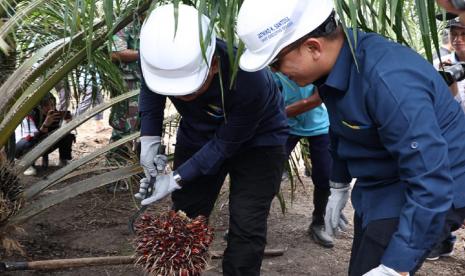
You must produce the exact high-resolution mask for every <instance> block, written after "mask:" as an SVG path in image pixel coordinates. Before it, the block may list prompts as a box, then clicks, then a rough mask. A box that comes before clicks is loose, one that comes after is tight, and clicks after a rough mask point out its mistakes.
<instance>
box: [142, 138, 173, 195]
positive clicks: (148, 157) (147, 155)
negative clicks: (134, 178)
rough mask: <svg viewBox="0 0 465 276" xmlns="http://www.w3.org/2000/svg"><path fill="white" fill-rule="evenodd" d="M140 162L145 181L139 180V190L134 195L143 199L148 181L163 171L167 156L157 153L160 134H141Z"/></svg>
mask: <svg viewBox="0 0 465 276" xmlns="http://www.w3.org/2000/svg"><path fill="white" fill-rule="evenodd" d="M140 141H141V152H140V164H141V165H142V167H143V169H144V173H145V178H146V180H147V181H142V180H141V181H140V186H139V192H138V193H136V194H135V195H134V197H135V198H137V199H140V200H142V199H144V198H145V197H146V194H147V188H148V185H149V184H148V183H149V181H150V179H151V177H156V176H157V175H158V174H160V173H163V172H164V171H165V167H166V163H167V161H168V157H167V156H166V155H164V154H158V151H159V148H160V141H161V138H160V136H142V137H140Z"/></svg>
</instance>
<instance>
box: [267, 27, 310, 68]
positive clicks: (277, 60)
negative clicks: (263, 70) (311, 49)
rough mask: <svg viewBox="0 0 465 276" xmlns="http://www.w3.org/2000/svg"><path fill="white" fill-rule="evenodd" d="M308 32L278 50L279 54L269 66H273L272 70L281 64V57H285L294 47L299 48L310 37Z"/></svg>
mask: <svg viewBox="0 0 465 276" xmlns="http://www.w3.org/2000/svg"><path fill="white" fill-rule="evenodd" d="M310 34H311V33H309V34H306V35H304V36H303V37H301V38H299V39H297V40H296V41H294V42H292V43H291V44H289V45H287V46H286V47H284V48H283V49H282V50H281V52H279V54H278V55H277V56H276V57H275V58H274V59H273V60H272V61H271V63H270V67H271V68H273V69H274V70H278V69H279V67H280V66H281V61H282V58H283V57H285V56H286V55H287V54H289V53H290V52H292V51H294V50H295V49H297V48H299V47H300V45H302V43H304V41H305V40H307V39H308V38H310Z"/></svg>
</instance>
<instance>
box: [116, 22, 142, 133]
mask: <svg viewBox="0 0 465 276" xmlns="http://www.w3.org/2000/svg"><path fill="white" fill-rule="evenodd" d="M139 31H140V22H139V20H135V21H134V23H131V24H130V25H128V26H127V27H126V28H124V29H122V30H120V31H119V32H118V33H116V34H115V35H113V45H112V54H111V58H112V61H113V62H115V63H117V64H118V66H119V67H120V69H121V72H122V75H123V76H122V77H123V80H124V83H125V86H126V88H127V91H131V90H134V89H139V87H140V69H139V65H138V59H139ZM112 92H113V93H112V94H113V95H112V96H116V95H118V94H122V93H121V92H120V93H118V92H117V91H112ZM124 92H126V91H124ZM137 106H138V97H137V96H134V97H132V98H130V99H128V100H126V101H123V102H121V103H119V104H117V105H115V106H114V107H112V109H111V113H110V126H111V127H112V128H113V132H112V135H111V139H110V141H116V140H118V139H121V137H123V136H125V135H128V134H130V133H132V132H134V131H136V130H137V129H138V126H139V111H138V107H137Z"/></svg>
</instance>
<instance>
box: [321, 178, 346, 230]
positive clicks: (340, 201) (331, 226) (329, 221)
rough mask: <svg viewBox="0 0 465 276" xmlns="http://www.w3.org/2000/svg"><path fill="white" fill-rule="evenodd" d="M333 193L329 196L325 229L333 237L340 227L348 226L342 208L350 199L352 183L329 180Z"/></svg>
mask: <svg viewBox="0 0 465 276" xmlns="http://www.w3.org/2000/svg"><path fill="white" fill-rule="evenodd" d="M329 186H330V187H331V195H330V196H329V198H328V203H327V205H326V214H325V230H326V233H328V235H330V236H331V237H333V236H334V234H335V233H336V232H337V229H338V227H341V228H347V225H346V224H344V223H341V222H344V221H343V219H342V217H341V216H342V210H343V209H344V207H345V206H346V203H347V201H348V200H349V193H350V183H336V182H332V181H330V182H329Z"/></svg>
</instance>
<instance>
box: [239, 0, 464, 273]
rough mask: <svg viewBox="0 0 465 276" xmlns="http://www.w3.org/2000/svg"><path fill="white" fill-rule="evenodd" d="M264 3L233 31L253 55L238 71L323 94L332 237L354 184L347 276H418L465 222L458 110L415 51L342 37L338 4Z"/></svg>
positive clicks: (371, 38) (368, 38)
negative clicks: (275, 76)
mask: <svg viewBox="0 0 465 276" xmlns="http://www.w3.org/2000/svg"><path fill="white" fill-rule="evenodd" d="M264 3H265V1H263V2H262V1H248V0H246V1H245V2H244V3H243V5H242V7H241V10H240V12H239V16H238V21H237V32H238V35H239V37H240V38H241V39H242V41H244V43H245V45H246V47H247V48H248V49H247V50H246V51H245V53H244V54H243V55H242V57H241V60H240V66H241V68H242V69H243V70H246V71H256V70H259V69H261V68H264V67H265V66H267V65H270V66H272V67H273V68H274V69H275V70H278V71H280V72H282V73H283V74H285V75H286V76H287V77H289V79H291V80H293V81H295V82H296V83H297V84H299V85H301V86H303V85H307V84H309V83H314V84H315V85H316V86H317V87H318V91H319V94H320V96H321V98H322V99H323V102H324V103H325V105H326V107H327V109H328V114H329V118H330V136H331V150H332V153H333V169H332V173H331V177H330V186H331V195H330V198H329V201H328V206H327V209H326V210H327V211H326V228H327V230H329V231H332V230H334V229H335V228H336V226H337V223H338V220H339V215H340V213H341V211H342V209H343V208H344V206H345V203H346V201H347V200H348V197H349V190H350V185H349V181H350V179H351V178H352V177H354V178H357V182H356V183H355V186H354V188H353V191H352V205H353V206H354V209H355V219H354V232H355V233H354V241H353V246H352V253H351V260H350V267H349V274H350V275H408V274H409V273H411V274H413V273H415V271H416V270H417V269H418V267H419V266H420V265H421V263H422V262H423V261H424V259H425V257H426V256H427V254H428V252H429V251H430V250H431V248H432V247H433V245H434V244H435V242H436V241H438V240H440V239H441V236H443V235H444V233H445V234H446V235H448V233H449V231H450V230H451V229H452V230H453V229H456V228H457V227H459V225H460V224H461V223H462V222H463V218H464V216H465V208H464V207H465V143H463V141H465V140H464V139H465V116H464V114H463V112H462V111H461V109H460V106H459V104H458V103H457V102H456V101H454V99H453V98H452V96H451V94H450V92H449V90H448V87H447V85H446V83H445V82H444V80H443V79H442V78H441V76H440V75H439V74H438V73H437V72H436V70H435V69H434V67H433V66H432V65H431V64H429V63H428V62H427V61H426V60H424V59H423V58H422V57H421V56H420V55H418V54H417V53H415V52H414V51H412V50H411V49H409V48H407V47H404V46H401V45H399V44H397V43H394V42H391V41H389V40H387V39H385V38H383V37H381V36H379V35H377V34H366V33H363V32H360V31H355V30H350V29H349V30H348V36H346V35H345V34H344V31H343V30H342V28H341V26H340V25H339V24H338V22H337V20H336V19H335V16H334V10H333V1H332V0H289V1H279V0H268V1H266V5H263V4H264ZM257 5H258V6H257ZM355 35H356V39H355ZM349 43H350V45H349ZM351 47H353V48H351ZM351 49H353V53H352V51H351Z"/></svg>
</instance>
